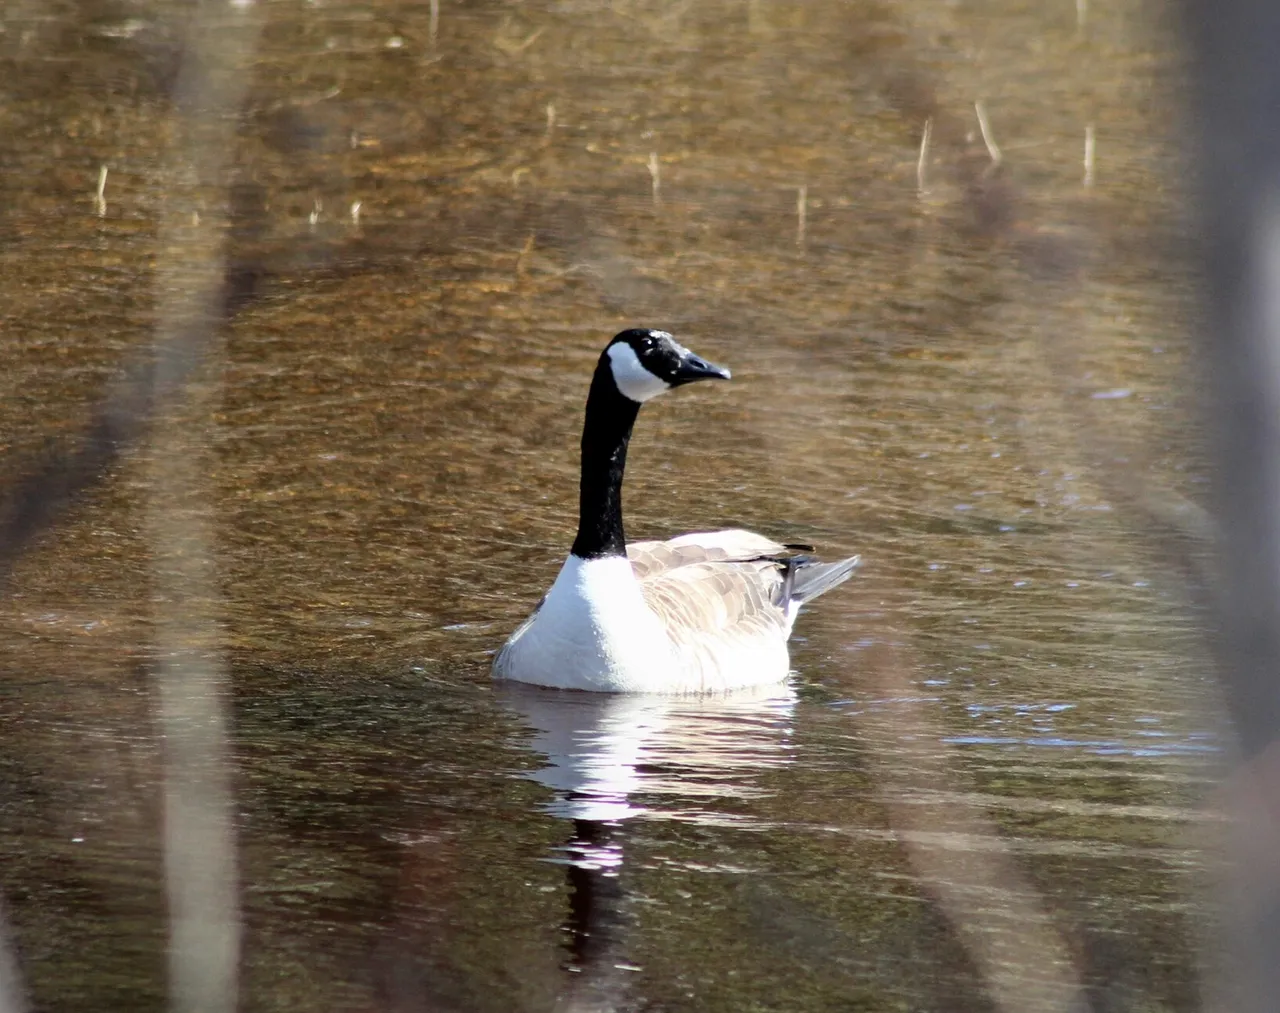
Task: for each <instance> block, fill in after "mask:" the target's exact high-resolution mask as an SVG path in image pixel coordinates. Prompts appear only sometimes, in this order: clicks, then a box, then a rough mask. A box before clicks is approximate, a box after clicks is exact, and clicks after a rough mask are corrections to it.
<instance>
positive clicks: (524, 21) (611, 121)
mask: <svg viewBox="0 0 1280 1013" xmlns="http://www.w3.org/2000/svg"><path fill="white" fill-rule="evenodd" d="M184 9H185V8H184V7H183V5H176V4H168V3H163V2H154V3H145V2H136V3H135V2H127V3H126V2H106V0H84V2H82V3H79V4H76V5H40V4H34V3H18V4H15V5H12V6H6V8H5V10H4V11H3V12H2V13H0V62H2V63H3V66H4V70H5V81H6V83H5V95H4V98H3V100H2V101H0V127H2V129H0V138H3V140H0V165H3V170H4V171H3V172H2V173H0V262H2V263H3V274H2V275H0V277H2V278H3V281H2V282H0V285H2V286H3V292H4V300H3V308H2V309H0V314H2V316H0V321H2V326H3V336H4V342H5V349H6V357H5V362H6V367H7V368H6V369H5V371H4V373H3V375H0V385H2V389H3V395H4V396H3V398H0V447H3V452H4V453H3V459H2V462H0V468H2V469H3V478H4V481H5V483H6V485H7V486H11V485H12V483H13V482H14V481H16V480H17V478H18V477H19V476H20V475H23V474H26V473H28V472H29V471H31V469H32V468H33V467H35V464H36V462H37V461H39V460H42V459H44V458H46V457H47V456H48V455H50V454H57V453H59V452H62V451H65V450H66V448H68V447H74V446H76V445H77V441H78V439H79V436H78V434H79V433H81V432H82V430H83V429H84V427H85V426H86V425H87V421H88V419H89V418H90V416H91V413H92V410H93V405H94V404H95V402H96V400H97V399H98V398H100V397H102V396H103V395H104V392H105V391H107V390H109V389H110V387H109V385H110V383H111V382H112V381H113V380H114V379H115V378H117V377H118V375H119V373H120V370H121V369H122V368H123V365H122V364H124V363H127V362H128V361H129V359H130V356H131V355H132V354H133V353H135V352H136V351H137V350H139V349H142V348H145V347H146V345H147V344H148V343H149V342H150V340H151V328H152V326H153V324H154V306H155V303H156V300H157V298H158V295H157V293H156V292H155V277H154V268H155V265H156V262H157V259H158V258H160V257H162V255H163V250H162V248H161V247H160V245H159V243H160V240H159V239H158V237H159V236H160V235H161V226H160V222H161V220H162V218H163V217H164V216H165V215H166V214H168V213H170V212H172V211H173V208H172V207H171V206H170V200H171V196H170V195H171V194H172V192H173V191H172V189H171V187H170V184H171V182H172V180H173V179H174V178H175V173H179V169H180V167H179V168H175V166H174V165H173V162H172V159H173V155H172V150H173V149H172V142H173V130H172V119H171V118H172V108H171V104H170V101H169V99H168V97H167V96H168V91H169V89H170V88H171V86H172V82H173V80H174V75H175V73H177V69H176V68H178V67H180V65H181V62H182V53H183V48H182V39H183V31H184V23H183V21H182V18H183V17H184V16H185V15H184V14H183V11H184ZM433 11H434V13H433ZM260 15H261V17H262V19H263V31H262V34H261V37H260V39H259V40H258V41H257V47H256V49H255V51H254V52H253V54H252V61H253V74H252V80H251V81H250V82H249V86H248V87H249V92H248V98H247V100H246V106H245V109H244V112H243V116H242V122H241V125H240V128H239V134H238V139H237V142H236V150H235V152H234V154H233V156H232V158H231V161H232V165H233V169H232V179H231V180H230V182H231V184H232V189H231V191H230V192H231V194H232V199H231V201H230V205H231V208H232V213H233V225H234V226H235V228H233V231H232V234H231V238H230V246H229V247H228V250H229V253H228V255H229V256H230V258H231V260H232V263H233V264H234V265H241V266H244V265H248V267H247V268H246V271H247V272H248V273H249V274H251V275H252V281H253V284H252V292H251V294H250V295H249V296H248V297H247V298H246V299H245V301H244V303H243V305H242V306H239V307H238V312H237V313H236V314H235V316H234V319H233V320H231V322H230V324H229V326H228V328H227V339H226V343H225V347H222V348H219V349H216V350H214V351H213V352H212V353H211V359H210V361H211V363H212V365H211V367H210V369H209V370H207V371H206V372H207V374H208V375H206V376H205V377H204V380H205V385H206V387H207V388H209V389H211V390H212V391H213V392H214V393H213V397H214V399H215V407H214V409H213V410H212V411H213V416H214V417H213V419H212V421H211V422H210V423H209V425H208V427H207V433H208V438H207V445H206V446H203V447H201V448H199V450H198V455H199V461H200V474H201V479H200V480H201V482H202V483H203V486H202V499H203V501H204V503H205V506H206V507H207V509H208V510H209V512H210V516H211V517H212V520H213V524H214V542H215V544H214V547H213V550H212V552H213V562H214V565H215V567H216V571H217V574H218V587H219V595H220V600H219V601H218V602H217V604H216V607H217V610H218V613H219V615H220V617H221V625H220V630H221V633H220V636H219V638H218V643H217V644H216V645H215V646H216V647H217V649H218V652H219V653H220V655H221V656H222V657H225V659H226V664H227V666H228V672H229V687H230V691H229V692H230V698H231V699H230V710H231V715H230V725H229V727H230V742H229V748H230V756H231V761H232V767H233V781H234V793H235V794H234V799H235V801H234V812H235V826H236V834H237V839H238V844H239V866H240V870H239V874H240V879H241V884H242V889H241V897H240V903H241V908H242V911H243V919H244V942H243V960H242V981H241V992H242V1000H241V1005H242V1007H243V1008H244V1009H247V1010H257V1009H263V1010H266V1009H272V1010H276V1009H280V1010H293V1009H296V1010H322V1009H323V1010H366V1009H389V1010H530V1011H532V1010H544V1009H546V1010H550V1009H564V1010H578V1009H581V1010H593V1009H637V1010H639V1009H645V1010H725V1011H742V1010H787V1011H818V1010H836V1009H839V1010H852V1009H857V1010H895V1009H900V1010H939V1011H942V1010H947V1011H953V1010H987V1009H995V1008H1005V1009H1010V1008H1019V1009H1027V1010H1031V1009H1037V1010H1038V1009H1046V1010H1047V1009H1067V1008H1075V1009H1080V1008H1086V1007H1084V1006H1080V1005H1077V1006H1075V1007H1071V1006H1069V1005H1068V1003H1069V1000H1070V998H1071V995H1072V990H1073V989H1074V988H1076V987H1078V988H1079V989H1080V990H1081V993H1080V994H1081V995H1082V996H1083V997H1084V998H1085V999H1086V1000H1087V1001H1088V1002H1089V1003H1090V1004H1091V1007H1092V1008H1093V1009H1097V1010H1121V1009H1144V1010H1155V1009H1170V1010H1190V1009H1195V1008H1198V1007H1199V1006H1200V1004H1201V995H1200V989H1201V986H1200V984H1199V982H1198V973H1197V961H1198V959H1199V948H1200V946H1201V944H1202V942H1203V939H1202V938H1201V936H1200V932H1201V925H1202V922H1203V919H1204V914H1205V909H1204V906H1203V901H1202V896H1201V895H1202V892H1203V890H1204V888H1205V885H1206V875H1205V873H1206V868H1205V865H1206V863H1205V860H1204V858H1203V855H1202V848H1203V846H1204V844H1205V841H1206V839H1207V838H1206V835H1207V834H1210V833H1212V830H1213V822H1214V821H1213V819H1212V818H1211V816H1209V815H1208V811H1207V810H1206V809H1205V808H1204V802H1205V799H1206V796H1207V794H1208V792H1209V789H1210V787H1211V785H1212V783H1213V780H1214V777H1215V776H1216V773H1217V771H1218V767H1219V765H1220V764H1221V762H1222V754H1223V750H1224V748H1225V743H1224V738H1223V735H1222V721H1221V717H1220V712H1219V708H1218V705H1217V702H1216V699H1215V697H1214V695H1213V692H1212V685H1211V681H1210V678H1209V669H1208V666H1207V664H1206V661H1205V656H1204V647H1203V643H1202V641H1203V629H1202V623H1201V620H1200V619H1199V618H1198V617H1197V615H1196V614H1195V612H1194V610H1193V609H1192V607H1191V604H1190V602H1191V600H1192V599H1193V598H1194V593H1193V592H1189V591H1188V590H1187V588H1188V586H1189V585H1191V584H1193V583H1194V581H1193V579H1192V578H1189V577H1188V576H1187V574H1188V573H1189V572H1194V556H1195V550H1194V548H1193V549H1192V550H1190V551H1188V550H1186V549H1185V548H1180V547H1179V546H1180V545H1181V544H1182V543H1180V542H1177V540H1175V539H1171V538H1169V537H1168V531H1169V526H1168V525H1167V524H1166V523H1165V522H1166V521H1167V520H1168V519H1169V518H1170V517H1172V518H1175V519H1179V518H1180V519H1183V521H1185V524H1186V526H1187V528H1188V529H1191V530H1194V524H1195V517H1196V516H1197V512H1196V508H1195V507H1194V506H1193V505H1192V504H1194V503H1195V501H1196V500H1197V499H1198V498H1199V495H1200V492H1199V491H1200V489H1201V488H1202V482H1203V477H1202V469H1201V457H1200V448H1199V445H1198V441H1197V439H1196V436H1195V432H1194V428H1193V426H1192V424H1191V421H1190V420H1191V419H1193V417H1194V413H1193V410H1192V409H1193V407H1194V397H1193V384H1192V383H1191V382H1190V380H1189V376H1190V373H1191V371H1190V370H1189V368H1188V363H1187V359H1188V355H1187V348H1186V333H1187V331H1188V330H1189V329H1190V327H1191V325H1192V324H1193V323H1194V318H1195V308H1194V306H1195V300H1194V295H1195V292H1194V279H1193V278H1192V276H1191V273H1190V269H1189V262H1190V258H1189V255H1188V251H1189V248H1190V243H1189V229H1188V225H1187V221H1186V219H1187V215H1186V213H1185V211H1184V210H1183V207H1182V206H1183V200H1184V192H1183V188H1182V182H1181V177H1182V161H1181V159H1182V155H1181V154H1180V151H1181V149H1182V147H1183V145H1182V141H1181V134H1180V127H1179V124H1180V117H1181V113H1180V104H1179V103H1180V101H1181V97H1182V96H1181V85H1180V83H1179V82H1180V69H1181V57H1180V54H1179V52H1178V48H1177V39H1176V37H1175V36H1174V35H1173V33H1172V30H1171V27H1170V26H1169V25H1167V24H1165V23H1163V21H1162V20H1161V19H1162V17H1164V15H1163V14H1162V13H1161V11H1160V9H1159V8H1157V7H1155V6H1148V5H1144V4H1141V3H1138V2H1130V3H1119V4H1110V5H1104V6H1102V7H1100V8H1097V9H1095V8H1093V7H1090V6H1089V5H1087V4H1083V3H1082V4H1077V5H1075V6H1074V7H1073V6H1072V5H1071V4H1060V5H1057V6H1053V5H1021V4H1016V3H1011V2H1005V0H991V2H984V3H972V4H968V3H962V4H937V3H924V2H912V0H894V2H889V0H886V2H861V0H854V2H840V0H614V2H604V0H525V2H514V0H512V2H503V0H472V2H465V3H464V2H449V0H441V3H440V4H438V5H434V4H425V3H416V2H415V3H397V2H368V3H363V4H347V3H340V2H339V3H334V2H313V3H303V2H298V3H294V2H288V0H281V2H279V3H272V4H269V5H261V11H260ZM975 103H977V109H975ZM979 111H980V112H981V114H982V116H983V118H984V119H985V121H986V126H985V130H986V137H985V138H984V131H983V126H982V124H981V123H980V121H979ZM926 122H928V124H929V127H928V129H929V146H928V148H927V150H926V152H925V156H924V157H923V158H921V138H922V134H923V132H924V130H925V124H926ZM1086 149H1088V151H1089V152H1090V154H1089V156H1088V159H1087V160H1086V155H1085V152H1086ZM997 162H998V164H997ZM1086 163H1087V164H1086ZM104 166H105V167H106V169H107V175H106V177H105V185H103V187H102V190H101V196H100V198H99V191H98V187H99V183H100V180H101V179H102V177H101V175H100V173H101V169H102V167H104ZM922 166H923V169H922V168H921V167H922ZM1086 176H1087V179H1086ZM206 199H207V200H208V202H209V205H210V206H216V205H218V204H219V203H220V202H222V201H223V196H222V195H221V194H215V195H213V196H207V198H206ZM356 205H358V208H357V207H356ZM634 325H643V326H660V327H664V328H667V329H669V330H671V331H673V332H674V333H676V335H677V336H678V337H680V338H681V339H682V340H684V341H685V342H686V343H688V344H689V345H690V346H691V347H692V348H693V349H694V350H695V351H697V352H699V353H700V354H702V355H705V356H707V357H708V358H711V359H713V360H714V361H717V362H723V363H724V364H726V365H728V366H729V367H731V368H732V370H733V373H734V380H733V382H732V383H729V384H720V385H701V386H698V387H695V388H693V389H688V390H682V391H679V392H677V393H676V394H675V395H673V396H671V397H669V398H664V399H662V401H661V402H660V403H657V404H654V405H651V406H648V407H646V408H645V411H644V412H643V413H642V416H641V419H640V422H639V425H638V427H637V431H636V437H635V440H634V441H633V444H632V452H631V456H630V471H629V473H628V479H627V486H626V493H625V496H626V507H627V522H628V534H629V536H630V537H632V538H642V537H658V536H665V535H669V534H674V533H677V532H681V531H687V530H697V529H705V528H711V527H727V526H744V527H748V528H751V529H754V530H758V531H760V532H762V533H764V534H767V535H770V536H774V537H779V538H783V539H785V540H787V541H798V542H806V543H812V544H814V545H815V546H817V548H818V551H819V553H820V554H821V555H823V556H824V557H826V558H838V557H841V556H844V555H851V554H853V553H855V552H856V553H861V554H862V557H863V561H864V565H863V568H862V570H861V571H860V572H859V573H858V574H857V575H856V576H855V577H854V579H853V580H851V581H850V582H849V583H848V584H846V585H844V586H843V587H841V588H840V589H839V590H838V591H835V592H832V593H831V594H829V595H827V596H825V597H824V598H823V599H822V600H821V601H819V602H817V603H815V604H814V605H813V606H812V607H811V608H810V609H809V610H808V612H807V613H806V614H805V615H804V616H803V617H802V618H801V620H800V622H799V624H798V626H797V631H796V637H795V638H794V640H793V650H792V661H793V665H794V668H795V673H794V675H793V678H792V681H791V682H790V683H789V684H788V685H787V686H786V687H780V688H778V689H776V690H775V691H773V692H770V693H765V694H760V695H758V696H756V697H746V698H735V699H733V700H664V699H636V698H608V699H606V698H600V699H596V698H583V697H580V696H578V695H575V694H557V693H547V692H539V691H511V690H506V689H502V690H500V689H498V688H495V687H494V686H493V685H492V683H491V682H490V680H489V677H488V664H489V659H490V657H491V655H492V652H493V651H494V650H495V649H496V648H497V647H498V646H499V644H500V643H501V642H502V640H503V638H504V637H505V636H506V634H507V633H508V632H509V631H510V630H511V629H512V628H513V627H514V626H515V625H516V623H518V622H519V620H520V619H521V618H522V617H523V616H524V615H525V614H527V612H528V610H529V608H530V607H531V606H532V605H533V603H534V602H535V601H536V600H537V599H538V597H539V596H540V595H541V593H542V591H543V590H544V589H545V587H546V586H547V585H548V583H549V582H550V580H551V579H552V577H553V576H554V574H555V572H556V569H557V568H558V566H559V564H560V562H561V561H562V559H563V556H564V553H565V552H566V551H567V547H568V544H569V542H570V541H571V539H572V532H573V528H574V524H575V516H574V512H575V509H576V482H577V473H576V467H577V461H576V454H577V440H578V434H579V427H580V424H581V405H582V401H583V398H584V396H585V391H586V385H587V382H588V378H589V375H590V370H591V368H592V366H593V364H594V360H595V358H596V356H598V354H599V351H600V348H601V347H602V346H603V345H604V343H605V342H606V341H607V340H608V338H609V337H610V336H611V335H612V334H613V333H614V332H616V331H617V330H620V329H622V328H623V327H626V326H634ZM708 387H709V388H711V389H706V388H708ZM149 459H150V451H149V449H148V444H147V443H146V442H145V441H144V442H143V443H141V444H139V445H137V446H131V447H128V448H126V450H125V453H124V455H123V457H122V458H121V460H120V461H119V462H118V465H117V466H116V467H115V468H113V469H112V471H111V473H110V474H109V475H108V476H107V478H106V480H105V481H104V482H102V483H100V484H97V485H95V486H93V487H92V488H90V489H89V490H87V491H86V492H85V493H84V495H83V496H81V497H80V498H79V499H78V500H77V502H76V503H75V504H74V506H73V508H72V509H71V511H70V512H69V513H68V514H67V515H66V516H65V517H64V518H63V520H62V522H61V523H60V524H59V525H58V526H56V527H55V528H54V529H53V530H52V531H50V532H49V533H47V534H46V535H45V536H44V537H42V538H41V539H40V540H39V541H38V542H37V543H36V544H35V545H33V546H32V548H31V549H30V550H29V551H28V552H27V553H26V554H25V556H24V557H23V558H22V560H21V561H20V563H19V565H18V568H17V570H16V572H15V574H14V576H13V579H12V580H11V582H10V584H9V585H8V589H7V590H8V597H7V600H6V602H5V605H4V610H3V614H2V615H0V640H2V641H3V647H4V650H3V657H4V662H3V678H2V679H0V708H2V710H0V713H2V714H3V722H4V726H3V727H4V732H3V735H2V736H0V791H2V793H0V855H2V856H3V861H2V862H0V890H2V891H3V899H4V907H5V912H6V914H7V917H8V920H9V922H10V923H11V932H12V935H13V937H14V941H15V944H16V947H17V950H18V952H19V954H20V957H21V960H22V964H23V970H24V974H25V976H26V979H27V986H28V988H29V991H30V994H31V999H32V1004H33V1006H34V1007H35V1008H38V1009H51V1010H52V1009H58V1010H80V1009H83V1010H104V1009H128V1010H139V1009H152V1008H159V1007H161V1006H163V1005H164V1004H165V1002H166V999H165V995H166V984H165V974H166V972H165V946H166V931H167V919H166V915H165V898H164V887H163V877H162V855H161V843H160V842H161V835H160V825H161V808H160V805H161V793H160V783H161V743H160V742H159V740H158V732H157V726H156V720H155V693H154V689H153V684H152V674H151V673H152V671H153V668H154V661H155V659H154V649H153V646H152V644H153V638H152V625H153V617H154V615H155V612H156V608H157V603H156V602H155V601H154V600H153V599H154V597H155V595H154V588H153V576H152V573H151V563H150V550H149V547H148V533H147V532H148V528H147V526H146V523H145V504H146V502H147V497H148V495H149V492H150V490H149V484H148V483H149V481H150V479H149V476H150V475H152V474H153V473H152V472H150V471H149V470H148V462H149ZM1064 983H1065V984H1064ZM1072 983H1074V984H1072ZM1011 997H1012V999H1011Z"/></svg>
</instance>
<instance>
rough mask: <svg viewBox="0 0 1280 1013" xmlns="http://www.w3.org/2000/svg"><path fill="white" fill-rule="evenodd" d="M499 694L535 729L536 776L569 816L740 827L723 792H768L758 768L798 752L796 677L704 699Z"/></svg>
mask: <svg viewBox="0 0 1280 1013" xmlns="http://www.w3.org/2000/svg"><path fill="white" fill-rule="evenodd" d="M499 699H500V700H502V702H503V703H504V704H505V705H506V706H508V707H510V708H511V709H512V710H513V711H515V712H516V713H517V714H519V715H520V716H521V717H522V718H523V719H524V720H525V721H526V722H527V723H528V724H529V725H530V726H531V727H532V728H533V729H535V735H534V738H533V740H532V742H531V743H530V746H531V748H533V749H534V750H536V751H537V752H539V753H543V754H545V755H546V758H547V764H546V766H544V767H542V768H541V769H540V770H538V771H537V772H535V773H532V774H531V775H530V776H531V777H532V779H533V780H535V781H537V782H538V783H539V784H542V785H545V786H546V787H548V788H551V789H552V790H553V791H554V792H555V793H556V798H555V800H554V801H553V802H551V803H548V805H547V807H546V811H547V812H549V813H551V814H552V815H555V816H559V817H561V818H563V819H574V820H597V821H610V820H624V819H629V818H631V817H635V816H648V817H650V818H661V817H663V816H678V817H679V818H682V819H687V820H693V821H706V822H707V823H709V824H714V823H720V822H734V823H735V825H743V824H741V823H739V822H738V821H732V820H731V819H730V817H729V815H728V814H727V813H724V812H720V811H717V809H716V808H715V803H716V800H718V799H725V798H727V799H739V800H743V799H753V798H757V797H760V796H761V795H764V794H768V792H769V789H767V788H765V787H763V786H761V784H760V783H759V780H760V778H759V774H760V772H761V771H763V770H767V769H768V768H771V767H780V766H783V765H785V764H788V763H792V762H794V760H795V752H794V748H793V747H792V744H791V720H792V715H793V712H794V709H795V702H796V694H795V690H794V689H793V688H792V687H791V686H790V685H789V684H782V685H779V686H767V687H764V688H762V689H760V690H757V691H754V692H748V693H734V694H731V695H728V696H714V697H707V698H700V697H659V696H642V695H619V696H615V695H611V694H600V693H576V692H556V691H546V690H537V689H534V688H531V687H523V686H518V685H503V686H501V688H500V690H499ZM642 799H643V801H641V800H642ZM748 825H749V824H748Z"/></svg>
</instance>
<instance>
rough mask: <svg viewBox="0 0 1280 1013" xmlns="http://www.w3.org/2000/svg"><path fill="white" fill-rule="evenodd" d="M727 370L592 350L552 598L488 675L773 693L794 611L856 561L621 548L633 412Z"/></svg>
mask: <svg viewBox="0 0 1280 1013" xmlns="http://www.w3.org/2000/svg"><path fill="white" fill-rule="evenodd" d="M716 379H719V380H727V379H729V371H728V370H727V369H724V368H723V367H721V366H716V365H713V364H712V363H710V362H707V361H706V360H705V359H701V358H699V357H698V356H696V355H694V354H693V353H692V352H690V351H689V349H687V348H685V347H684V346H683V345H681V344H679V342H677V341H676V340H675V338H673V337H672V336H671V335H670V334H668V333H667V332H666V331H655V330H648V329H635V330H627V331H623V332H622V333H621V334H619V335H617V336H616V337H615V338H614V339H613V340H612V341H610V342H609V344H608V345H607V346H606V347H605V350H604V351H603V352H602V353H601V355H600V361H599V362H598V363H597V364H596V370H595V374H594V376H593V377H592V379H591V390H590V393H589V394H588V395H587V410H586V421H585V423H584V425H583V427H582V481H581V489H580V493H579V501H578V535H577V537H576V538H575V539H574V542H573V548H572V549H571V550H570V553H569V558H568V559H566V560H565V563H564V566H563V567H562V568H561V570H560V574H559V576H557V577H556V579H555V583H553V584H552V585H551V590H550V591H548V592H547V594H546V596H545V597H544V598H543V599H542V601H541V602H539V604H538V607H537V608H535V609H534V611H533V615H531V616H530V617H529V618H528V619H526V620H525V621H524V623H523V624H521V626H520V627H519V628H518V629H517V630H516V631H515V632H514V633H513V634H511V637H510V639H509V640H508V641H507V642H506V644H504V645H503V647H502V649H501V650H500V651H499V652H498V655H497V657H496V658H495V659H494V663H493V672H494V675H495V676H496V677H497V678H500V679H512V680H515V681H516V682H527V683H533V684H534V685H538V686H553V687H557V688H560V689H585V690H596V691H600V692H606V693H708V692H717V691H725V690H732V689H739V688H742V687H745V686H758V685H762V684H765V683H774V682H780V681H781V680H783V679H785V678H786V676H787V673H788V671H789V670H790V661H789V659H788V656H787V638H788V637H789V636H790V635H791V627H792V624H793V623H794V622H795V618H796V613H797V612H798V611H799V608H800V606H801V605H802V604H804V603H805V602H807V601H810V600H811V599H813V598H816V597H818V595H820V594H822V593H823V592H824V591H827V590H830V589H831V588H833V587H835V586H836V585H837V584H839V583H840V582H841V581H843V580H845V579H846V578H847V577H848V576H849V574H850V573H852V572H853V568H854V567H855V566H857V565H858V558H859V557H857V556H853V557H851V558H849V559H845V560H841V561H840V562H838V563H819V562H817V561H816V560H814V559H812V558H811V557H809V556H803V555H798V554H797V550H799V549H802V548H807V546H794V545H782V544H779V543H777V542H774V541H771V540H770V539H768V538H765V537H763V536H762V535H757V534H753V533H751V532H750V531H741V530H730V531H709V532H701V533H697V534H690V535H681V536H680V537H679V538H673V539H671V540H670V541H667V542H657V541H653V542H634V543H632V544H631V545H627V544H626V540H625V538H624V536H623V531H622V473H623V469H624V468H625V467H626V463H627V442H628V441H629V440H630V439H631V429H632V426H633V425H634V424H635V421H636V414H637V413H638V412H639V411H640V405H641V404H643V403H644V402H645V401H647V400H649V399H650V398H652V397H656V396H657V395H659V394H662V393H665V392H666V391H668V390H670V389H671V388H672V387H679V386H681V385H683V384H686V383H693V382H694V381H696V380H716Z"/></svg>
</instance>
